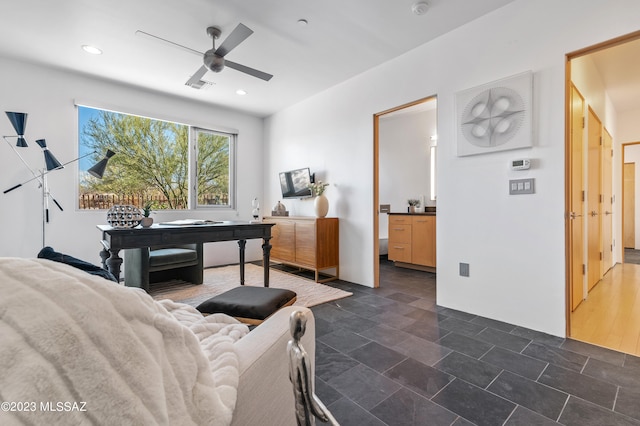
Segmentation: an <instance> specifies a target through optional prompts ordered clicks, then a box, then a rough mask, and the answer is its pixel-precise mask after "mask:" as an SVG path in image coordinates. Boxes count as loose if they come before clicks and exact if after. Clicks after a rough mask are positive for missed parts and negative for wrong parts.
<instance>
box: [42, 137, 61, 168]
mask: <svg viewBox="0 0 640 426" xmlns="http://www.w3.org/2000/svg"><path fill="white" fill-rule="evenodd" d="M36 143H37V144H38V145H40V148H42V151H43V153H44V164H45V166H46V167H47V170H48V171H51V170H55V169H61V168H62V164H61V163H60V162H59V161H58V159H57V158H56V157H55V156H54V155H53V154H52V153H51V151H49V148H47V141H46V140H44V139H38V140H37V141H36Z"/></svg>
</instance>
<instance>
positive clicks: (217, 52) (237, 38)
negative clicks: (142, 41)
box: [136, 23, 273, 87]
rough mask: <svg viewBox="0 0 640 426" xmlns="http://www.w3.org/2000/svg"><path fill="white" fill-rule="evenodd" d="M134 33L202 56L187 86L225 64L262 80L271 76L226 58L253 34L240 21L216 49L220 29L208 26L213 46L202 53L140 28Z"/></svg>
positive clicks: (218, 70)
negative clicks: (199, 65)
mask: <svg viewBox="0 0 640 426" xmlns="http://www.w3.org/2000/svg"><path fill="white" fill-rule="evenodd" d="M136 34H138V35H143V36H147V37H151V38H153V39H156V40H160V41H163V42H165V43H169V44H171V45H173V46H175V47H179V48H180V49H183V50H185V51H187V52H189V53H193V54H196V55H199V56H200V57H202V61H203V63H204V64H203V65H202V66H201V67H200V68H199V69H198V71H196V72H195V74H193V76H191V78H190V79H189V80H188V81H187V83H186V85H187V86H192V87H198V83H200V82H201V78H202V76H204V75H205V74H206V72H207V71H212V72H215V73H218V72H220V71H222V70H223V69H224V68H225V66H226V67H229V68H233V69H235V70H236V71H240V72H243V73H245V74H249V75H250V76H253V77H256V78H259V79H262V80H264V81H269V80H271V77H273V75H271V74H267V73H266V72H263V71H259V70H257V69H254V68H251V67H248V66H246V65H242V64H239V63H237V62H232V61H230V60H228V59H226V56H227V54H228V53H229V52H231V51H232V50H233V49H235V48H236V47H237V46H238V45H239V44H240V43H242V42H243V41H244V40H246V39H247V37H249V36H250V35H251V34H253V30H251V29H250V28H249V27H247V26H246V25H244V24H241V23H240V24H238V26H236V27H235V28H234V30H233V31H231V34H229V36H228V37H227V38H226V39H225V40H224V41H223V42H222V44H221V45H220V46H219V47H218V48H217V49H216V40H217V39H218V38H220V35H221V34H222V31H221V30H220V28H218V27H214V26H211V27H208V28H207V35H208V36H209V37H211V39H212V41H213V47H212V48H211V49H209V50H207V51H206V52H204V53H202V52H199V51H197V50H195V49H191V48H189V47H186V46H183V45H181V44H178V43H175V42H173V41H170V40H167V39H164V38H162V37H158V36H156V35H153V34H149V33H147V32H145V31H142V30H137V31H136Z"/></svg>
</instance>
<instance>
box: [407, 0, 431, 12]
mask: <svg viewBox="0 0 640 426" xmlns="http://www.w3.org/2000/svg"><path fill="white" fill-rule="evenodd" d="M427 9H429V3H427V2H426V1H420V2H416V3H414V4H413V5H412V6H411V11H412V12H413V13H415V14H416V15H424V14H425V13H427Z"/></svg>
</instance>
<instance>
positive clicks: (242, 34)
mask: <svg viewBox="0 0 640 426" xmlns="http://www.w3.org/2000/svg"><path fill="white" fill-rule="evenodd" d="M251 34H253V30H252V29H250V28H249V27H247V26H246V25H244V24H242V23H240V24H238V26H237V27H235V28H234V29H233V31H231V34H229V36H228V37H227V38H226V39H225V40H224V41H223V42H222V44H221V45H220V46H219V47H218V48H217V49H216V55H218V56H222V57H224V56H225V55H226V54H227V53H229V52H231V51H232V50H233V49H235V48H236V46H238V45H239V44H240V43H242V42H243V41H245V40H246V38H247V37H249V36H250V35H251Z"/></svg>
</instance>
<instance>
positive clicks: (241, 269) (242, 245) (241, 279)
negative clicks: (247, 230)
mask: <svg viewBox="0 0 640 426" xmlns="http://www.w3.org/2000/svg"><path fill="white" fill-rule="evenodd" d="M246 245H247V240H238V247H240V285H244V248H245V246H246Z"/></svg>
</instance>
